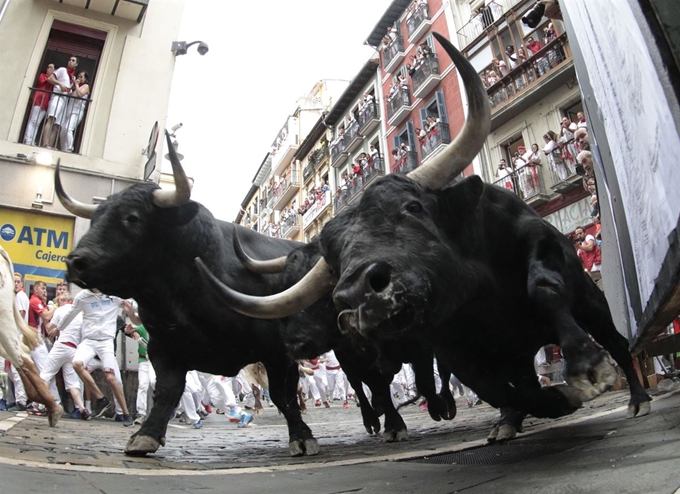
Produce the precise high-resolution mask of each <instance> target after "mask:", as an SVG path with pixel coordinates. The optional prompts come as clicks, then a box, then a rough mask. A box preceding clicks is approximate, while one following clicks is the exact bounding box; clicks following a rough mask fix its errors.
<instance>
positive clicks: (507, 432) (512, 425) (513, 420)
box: [486, 407, 526, 443]
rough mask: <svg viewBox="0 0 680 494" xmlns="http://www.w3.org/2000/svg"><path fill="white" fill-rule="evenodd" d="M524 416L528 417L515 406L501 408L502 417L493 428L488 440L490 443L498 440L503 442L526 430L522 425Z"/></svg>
mask: <svg viewBox="0 0 680 494" xmlns="http://www.w3.org/2000/svg"><path fill="white" fill-rule="evenodd" d="M524 417H526V415H525V414H523V413H522V412H519V411H518V410H515V409H514V408H509V407H503V408H501V419H500V420H499V421H498V423H497V424H496V425H494V427H493V429H491V433H490V434H489V437H488V438H487V439H486V440H487V441H489V442H490V443H494V442H496V441H498V442H503V441H507V440H509V439H512V438H513V437H515V436H516V435H517V433H518V432H524V428H523V427H522V422H524Z"/></svg>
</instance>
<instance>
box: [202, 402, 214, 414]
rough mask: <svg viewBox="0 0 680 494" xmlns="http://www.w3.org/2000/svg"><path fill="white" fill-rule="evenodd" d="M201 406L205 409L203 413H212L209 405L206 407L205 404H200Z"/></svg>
mask: <svg viewBox="0 0 680 494" xmlns="http://www.w3.org/2000/svg"><path fill="white" fill-rule="evenodd" d="M201 405H203V408H205V411H206V412H208V413H212V408H211V407H210V405H206V404H205V403H203V402H201Z"/></svg>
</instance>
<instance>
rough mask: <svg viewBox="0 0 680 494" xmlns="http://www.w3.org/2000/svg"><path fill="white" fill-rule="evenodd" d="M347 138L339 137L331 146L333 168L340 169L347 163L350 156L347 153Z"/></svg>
mask: <svg viewBox="0 0 680 494" xmlns="http://www.w3.org/2000/svg"><path fill="white" fill-rule="evenodd" d="M345 142H347V141H345V136H344V135H341V136H338V137H337V138H336V139H335V140H334V141H333V142H332V143H331V145H330V151H331V166H334V167H336V168H340V167H341V166H342V165H344V164H345V161H347V156H348V154H347V153H345V152H344V151H345Z"/></svg>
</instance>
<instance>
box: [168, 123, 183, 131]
mask: <svg viewBox="0 0 680 494" xmlns="http://www.w3.org/2000/svg"><path fill="white" fill-rule="evenodd" d="M181 128H182V122H180V123H178V124H177V125H173V126H172V128H171V129H170V130H172V131H173V132H177V131H178V130H179V129H181Z"/></svg>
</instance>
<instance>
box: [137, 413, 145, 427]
mask: <svg viewBox="0 0 680 494" xmlns="http://www.w3.org/2000/svg"><path fill="white" fill-rule="evenodd" d="M144 420H146V415H141V414H139V413H138V414H137V416H135V422H134V423H135V425H142V424H143V423H144Z"/></svg>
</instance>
